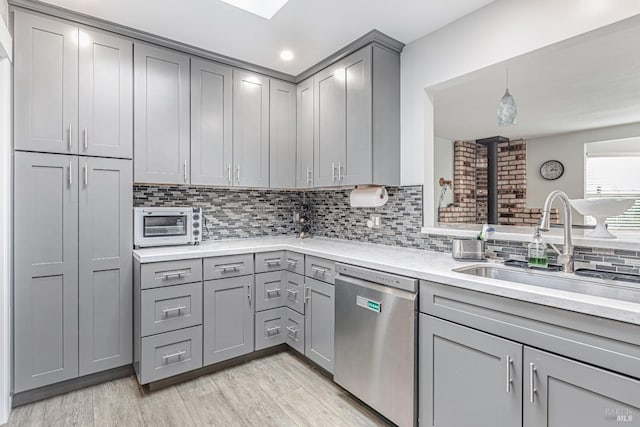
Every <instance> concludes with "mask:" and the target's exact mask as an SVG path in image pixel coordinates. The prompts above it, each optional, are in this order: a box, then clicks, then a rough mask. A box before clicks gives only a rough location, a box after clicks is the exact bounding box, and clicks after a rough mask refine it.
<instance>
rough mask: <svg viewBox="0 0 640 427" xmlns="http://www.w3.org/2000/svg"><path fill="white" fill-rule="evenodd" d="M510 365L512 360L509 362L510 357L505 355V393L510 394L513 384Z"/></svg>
mask: <svg viewBox="0 0 640 427" xmlns="http://www.w3.org/2000/svg"><path fill="white" fill-rule="evenodd" d="M511 365H513V360H511V356H509V355H508V354H507V393H511V383H512V382H513V378H512V377H511Z"/></svg>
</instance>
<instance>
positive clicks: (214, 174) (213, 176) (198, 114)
mask: <svg viewBox="0 0 640 427" xmlns="http://www.w3.org/2000/svg"><path fill="white" fill-rule="evenodd" d="M232 87H233V70H232V69H231V68H229V67H225V66H224V65H221V64H216V63H215V62H211V61H205V60H202V59H197V58H191V184H196V185H228V186H230V185H231V184H232V180H231V172H232V171H231V169H232V163H233V161H232V157H231V156H232V149H233V140H232V131H233V129H232V125H231V121H232V118H231V115H232V112H233V109H232Z"/></svg>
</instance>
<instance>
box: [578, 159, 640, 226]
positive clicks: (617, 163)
mask: <svg viewBox="0 0 640 427" xmlns="http://www.w3.org/2000/svg"><path fill="white" fill-rule="evenodd" d="M593 197H610V198H614V197H625V198H627V197H628V198H634V199H636V202H635V203H634V205H633V206H632V207H631V208H630V209H629V210H627V211H626V212H625V213H623V214H622V215H619V216H616V217H612V218H608V219H607V225H608V227H609V228H610V229H618V230H619V229H626V230H640V153H638V154H635V155H628V154H626V155H624V156H620V155H615V154H609V155H608V154H606V153H598V154H597V155H590V156H589V157H587V158H586V162H585V198H593ZM585 222H586V223H587V224H595V220H594V219H593V218H591V217H588V218H585Z"/></svg>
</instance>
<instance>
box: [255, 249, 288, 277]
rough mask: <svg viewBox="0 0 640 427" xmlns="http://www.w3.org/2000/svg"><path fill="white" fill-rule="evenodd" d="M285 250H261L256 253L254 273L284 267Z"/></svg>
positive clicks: (277, 269)
mask: <svg viewBox="0 0 640 427" xmlns="http://www.w3.org/2000/svg"><path fill="white" fill-rule="evenodd" d="M285 253H286V252H285V251H273V252H261V253H257V254H256V273H265V272H267V271H279V270H282V269H284V268H285Z"/></svg>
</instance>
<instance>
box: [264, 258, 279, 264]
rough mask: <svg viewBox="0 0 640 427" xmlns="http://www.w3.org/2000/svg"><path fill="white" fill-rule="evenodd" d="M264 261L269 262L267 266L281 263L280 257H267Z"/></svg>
mask: <svg viewBox="0 0 640 427" xmlns="http://www.w3.org/2000/svg"><path fill="white" fill-rule="evenodd" d="M264 263H265V264H267V266H272V265H280V258H271V259H265V260H264Z"/></svg>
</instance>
